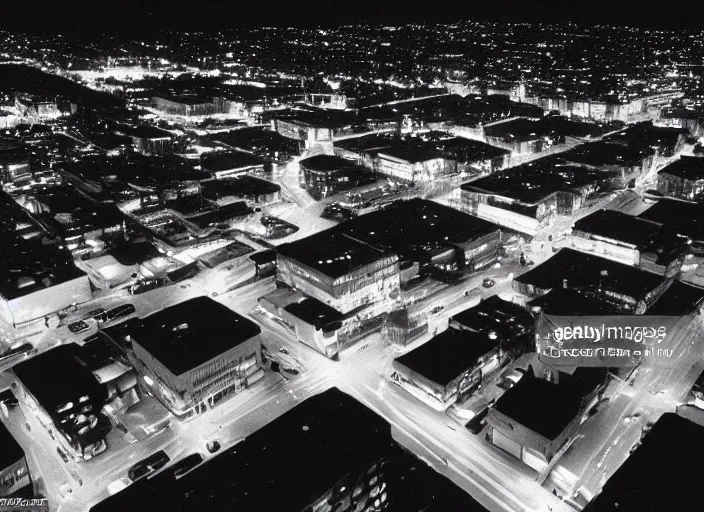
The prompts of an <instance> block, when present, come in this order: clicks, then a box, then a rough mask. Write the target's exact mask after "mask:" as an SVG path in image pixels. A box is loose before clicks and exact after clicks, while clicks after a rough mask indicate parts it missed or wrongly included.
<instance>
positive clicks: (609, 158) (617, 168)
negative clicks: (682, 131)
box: [560, 141, 655, 190]
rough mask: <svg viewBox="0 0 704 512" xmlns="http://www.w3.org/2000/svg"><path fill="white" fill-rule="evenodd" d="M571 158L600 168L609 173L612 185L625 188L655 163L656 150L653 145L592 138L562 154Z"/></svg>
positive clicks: (567, 159) (581, 163)
mask: <svg viewBox="0 0 704 512" xmlns="http://www.w3.org/2000/svg"><path fill="white" fill-rule="evenodd" d="M560 157H561V158H562V159H564V160H566V161H568V162H572V163H575V164H578V165H584V166H586V167H588V168H591V169H597V170H601V171H603V172H605V173H608V175H609V176H610V186H611V188H613V189H617V190H618V189H624V188H627V187H629V186H631V185H633V184H634V183H635V180H636V179H637V178H639V177H640V176H643V175H644V174H646V173H647V172H648V171H649V170H650V169H651V168H652V166H653V161H654V159H655V151H654V150H653V149H652V148H650V147H633V146H629V145H626V144H622V143H620V142H606V141H599V142H590V143H588V144H582V145H581V146H577V147H575V148H574V149H571V150H569V151H566V152H564V153H561V154H560Z"/></svg>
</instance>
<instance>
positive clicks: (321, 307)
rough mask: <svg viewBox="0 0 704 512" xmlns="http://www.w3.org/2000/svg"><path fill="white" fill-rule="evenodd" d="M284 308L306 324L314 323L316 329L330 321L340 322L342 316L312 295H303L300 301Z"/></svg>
mask: <svg viewBox="0 0 704 512" xmlns="http://www.w3.org/2000/svg"><path fill="white" fill-rule="evenodd" d="M284 309H285V310H286V311H288V312H289V313H291V314H292V315H293V316H295V317H296V318H300V319H301V320H303V321H304V322H306V323H307V324H310V325H314V326H315V327H316V329H320V328H321V327H325V326H326V325H329V324H331V323H335V322H341V321H342V318H343V315H342V314H341V313H339V312H338V311H337V310H336V309H334V308H331V307H330V306H328V305H327V304H324V303H322V302H320V301H319V300H318V299H315V298H313V297H305V298H304V299H303V300H301V301H298V302H293V303H291V304H289V305H288V306H286V307H285V308H284Z"/></svg>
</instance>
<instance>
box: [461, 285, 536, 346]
mask: <svg viewBox="0 0 704 512" xmlns="http://www.w3.org/2000/svg"><path fill="white" fill-rule="evenodd" d="M534 323H535V321H534V320H533V316H532V315H531V314H530V313H529V312H528V310H526V309H525V308H523V307H521V306H519V305H518V304H514V303H513V302H509V301H507V300H503V299H502V298H500V297H499V296H498V295H492V296H491V297H489V298H487V299H484V300H483V301H481V302H480V303H479V304H477V305H476V306H474V307H473V308H469V309H465V310H464V311H461V312H459V313H457V314H456V315H453V316H452V317H451V318H450V325H452V326H453V327H456V328H459V329H467V330H470V331H474V332H488V331H490V330H493V331H496V332H497V333H499V334H500V335H501V337H502V340H509V341H510V340H512V339H514V338H515V337H517V336H521V335H524V334H526V333H528V332H532V331H533V326H534Z"/></svg>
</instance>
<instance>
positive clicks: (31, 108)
mask: <svg viewBox="0 0 704 512" xmlns="http://www.w3.org/2000/svg"><path fill="white" fill-rule="evenodd" d="M65 103H66V102H63V101H61V100H59V99H57V98H52V97H40V96H33V95H31V94H16V95H15V108H16V109H17V110H18V111H19V113H20V114H21V116H22V117H24V118H28V119H30V120H33V121H34V122H37V121H42V120H46V119H57V118H59V117H62V116H65V115H67V114H70V113H71V106H70V105H67V104H65Z"/></svg>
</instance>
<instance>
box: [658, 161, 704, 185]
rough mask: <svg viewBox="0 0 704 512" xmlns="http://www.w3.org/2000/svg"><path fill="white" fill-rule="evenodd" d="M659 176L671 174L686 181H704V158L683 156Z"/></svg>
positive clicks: (659, 172)
mask: <svg viewBox="0 0 704 512" xmlns="http://www.w3.org/2000/svg"><path fill="white" fill-rule="evenodd" d="M658 174H670V175H672V176H677V177H678V178H683V179H686V180H701V179H704V158H703V157H699V156H681V157H680V158H679V160H675V161H674V162H672V163H671V164H669V165H667V166H665V167H663V168H662V169H660V170H659V171H658Z"/></svg>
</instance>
